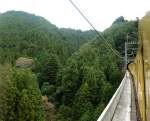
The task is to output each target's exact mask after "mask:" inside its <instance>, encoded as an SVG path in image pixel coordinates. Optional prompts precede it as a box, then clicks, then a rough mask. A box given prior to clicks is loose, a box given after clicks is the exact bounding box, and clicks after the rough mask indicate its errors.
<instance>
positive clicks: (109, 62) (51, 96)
mask: <svg viewBox="0 0 150 121" xmlns="http://www.w3.org/2000/svg"><path fill="white" fill-rule="evenodd" d="M137 29H138V25H137V21H136V20H135V21H128V20H125V19H124V17H123V16H120V17H118V18H117V19H116V20H114V22H113V23H112V25H111V26H110V27H109V28H107V29H106V30H104V31H103V32H100V34H102V35H103V37H104V38H105V39H106V40H107V41H108V42H109V43H110V45H111V46H112V48H114V49H115V50H117V51H119V53H120V55H122V56H124V43H125V41H126V35H127V34H128V33H132V32H135V33H137ZM18 58H24V59H25V58H28V59H31V60H34V68H30V67H28V68H23V67H18V66H16V60H17V59H18ZM123 67H124V62H123V61H122V60H121V59H120V58H118V57H117V56H116V55H114V53H113V52H112V51H111V50H110V49H109V48H108V47H107V46H106V44H105V41H104V40H102V39H101V38H99V37H98V36H97V33H95V31H93V30H88V31H81V30H74V29H69V28H68V29H67V28H58V27H56V26H55V25H53V24H51V23H50V22H49V21H47V20H46V19H44V18H43V17H40V16H36V15H34V14H29V13H26V12H22V11H8V12H5V13H2V14H0V97H1V98H0V121H96V120H97V119H98V117H99V116H100V114H101V112H102V111H103V109H104V108H105V106H106V105H107V103H108V102H109V100H110V98H111V97H112V95H113V94H114V92H115V91H116V89H117V87H118V85H119V84H120V81H121V80H122V78H123Z"/></svg>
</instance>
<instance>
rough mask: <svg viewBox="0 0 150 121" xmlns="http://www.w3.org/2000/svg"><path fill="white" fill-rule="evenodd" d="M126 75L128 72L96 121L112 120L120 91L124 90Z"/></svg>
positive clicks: (127, 73)
mask: <svg viewBox="0 0 150 121" xmlns="http://www.w3.org/2000/svg"><path fill="white" fill-rule="evenodd" d="M127 75H129V72H128V71H127V72H126V74H125V76H124V78H123V80H122V82H121V84H120V85H119V87H118V89H117V90H116V92H115V94H114V95H113V97H112V98H111V100H110V101H109V103H108V105H107V106H106V108H105V109H104V111H103V112H102V114H101V115H100V117H99V118H98V120H97V121H111V120H112V118H113V115H114V113H115V110H116V107H117V105H118V103H119V100H120V97H121V94H122V91H123V89H124V86H125V82H126V79H127Z"/></svg>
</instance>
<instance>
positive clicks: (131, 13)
mask: <svg viewBox="0 0 150 121" xmlns="http://www.w3.org/2000/svg"><path fill="white" fill-rule="evenodd" d="M73 1H74V2H75V3H76V5H77V6H78V7H79V8H81V10H83V11H84V13H86V15H87V16H88V18H89V20H90V21H91V22H92V23H93V25H94V26H95V27H96V28H97V30H99V31H103V30H104V29H105V28H107V27H109V26H110V25H111V23H112V22H113V21H114V19H116V18H117V17H119V16H124V17H125V18H126V19H128V20H131V19H132V20H134V19H135V18H136V17H142V16H143V15H144V14H145V12H146V11H148V10H150V0H73ZM8 10H21V11H26V12H29V13H34V14H36V15H40V16H43V17H45V18H46V19H48V20H49V21H50V22H51V23H53V24H55V25H56V26H58V27H65V28H75V29H81V30H89V29H91V27H90V26H89V25H88V24H87V23H86V21H85V20H84V19H83V18H82V17H81V15H80V14H79V13H78V12H77V11H76V10H75V9H74V8H73V6H72V5H71V4H70V3H69V0H0V12H1V13H3V12H5V11H8Z"/></svg>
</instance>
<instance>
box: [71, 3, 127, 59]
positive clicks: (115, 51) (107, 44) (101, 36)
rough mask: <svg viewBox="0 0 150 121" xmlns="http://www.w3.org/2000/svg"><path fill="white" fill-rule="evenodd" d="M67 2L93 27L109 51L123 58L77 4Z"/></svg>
mask: <svg viewBox="0 0 150 121" xmlns="http://www.w3.org/2000/svg"><path fill="white" fill-rule="evenodd" d="M69 2H70V3H71V4H72V5H73V6H74V8H75V9H76V10H77V11H78V12H79V13H80V14H81V16H82V17H83V18H84V19H85V20H86V21H87V23H88V24H89V25H90V26H91V27H92V28H93V29H94V31H95V32H96V33H97V35H98V37H99V39H102V40H104V41H105V44H106V46H107V47H108V48H109V49H111V51H112V52H113V53H114V54H115V55H116V56H117V57H119V58H121V59H124V57H122V56H120V54H119V52H118V51H117V50H114V49H113V48H112V46H111V45H110V44H109V43H108V42H107V40H106V39H105V38H104V37H103V35H101V34H100V33H99V32H98V31H97V30H96V28H95V27H94V25H93V24H92V23H91V22H90V21H89V19H88V18H87V17H86V16H85V15H84V14H83V12H82V11H81V10H80V9H79V8H78V7H77V5H76V4H75V3H74V2H73V1H72V0H69Z"/></svg>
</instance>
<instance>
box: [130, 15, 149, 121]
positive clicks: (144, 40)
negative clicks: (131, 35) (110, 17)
mask: <svg viewBox="0 0 150 121" xmlns="http://www.w3.org/2000/svg"><path fill="white" fill-rule="evenodd" d="M138 32H139V48H138V52H137V56H136V58H135V60H134V62H133V63H131V64H129V65H128V68H129V70H130V72H131V74H132V76H133V80H134V85H135V92H136V95H137V100H138V101H137V106H138V109H139V114H138V115H139V117H140V120H141V121H150V12H148V13H147V14H146V15H145V16H144V17H143V18H142V19H141V20H140V21H139V30H138Z"/></svg>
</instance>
